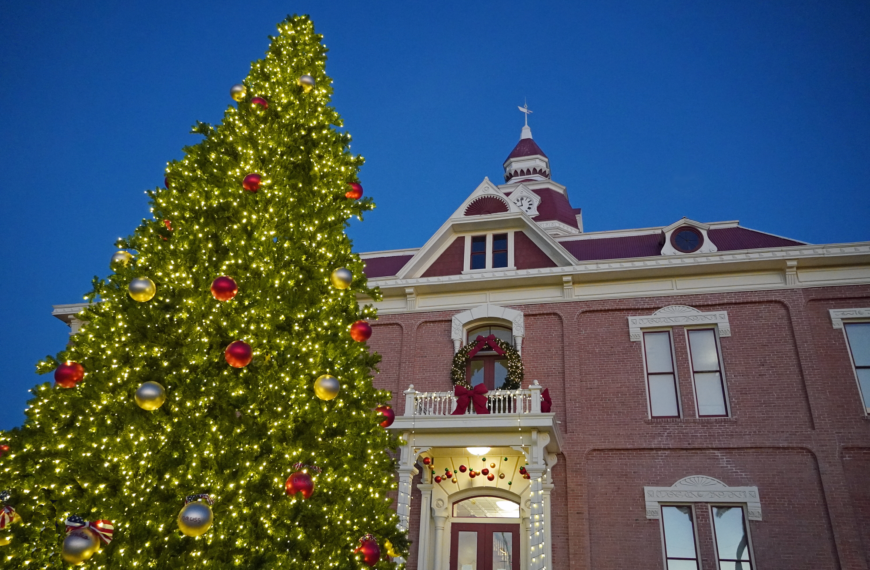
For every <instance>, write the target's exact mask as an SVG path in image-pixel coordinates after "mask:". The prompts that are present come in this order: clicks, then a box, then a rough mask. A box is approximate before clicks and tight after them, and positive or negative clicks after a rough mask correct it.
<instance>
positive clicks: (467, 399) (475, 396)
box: [450, 384, 489, 416]
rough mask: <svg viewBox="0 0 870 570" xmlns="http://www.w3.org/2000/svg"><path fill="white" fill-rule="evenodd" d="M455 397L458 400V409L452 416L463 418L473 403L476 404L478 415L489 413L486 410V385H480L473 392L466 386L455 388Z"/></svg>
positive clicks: (475, 409) (475, 408)
mask: <svg viewBox="0 0 870 570" xmlns="http://www.w3.org/2000/svg"><path fill="white" fill-rule="evenodd" d="M453 395H454V396H456V398H457V400H456V409H455V410H454V411H453V413H452V414H450V415H452V416H461V415H462V414H464V413H466V412H467V411H468V406H469V404H471V403H474V411H475V412H476V413H477V414H478V415H480V414H488V413H489V410H487V409H486V400H487V398H486V386H485V385H483V384H478V385H477V386H475V387H474V388H472V389H471V390H469V389H468V388H466V387H464V386H454V387H453Z"/></svg>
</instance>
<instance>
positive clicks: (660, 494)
mask: <svg viewBox="0 0 870 570" xmlns="http://www.w3.org/2000/svg"><path fill="white" fill-rule="evenodd" d="M643 495H644V498H645V499H646V518H648V519H657V518H659V513H660V511H661V509H660V508H659V504H660V503H716V504H721V503H726V504H727V503H740V504H745V505H746V510H747V514H748V517H749V520H753V521H760V520H761V499H760V497H759V496H758V487H729V486H728V485H726V484H725V483H723V482H722V481H720V480H718V479H714V478H712V477H707V476H705V475H692V476H691V477H684V478H683V479H680V480H679V481H677V482H676V483H674V484H673V485H672V486H670V487H644V488H643Z"/></svg>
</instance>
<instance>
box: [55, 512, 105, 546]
mask: <svg viewBox="0 0 870 570" xmlns="http://www.w3.org/2000/svg"><path fill="white" fill-rule="evenodd" d="M79 528H88V529H90V530H92V531H93V532H94V534H96V535H97V536H98V537H100V540H102V541H103V542H104V543H106V544H109V543H110V542H112V533H113V532H114V531H115V527H114V525H112V521H105V520H101V521H94V522H91V523H89V522H88V521H86V520H83V519H82V517H80V516H76V515H73V516H71V517H69V518H68V519H66V531H67V533H69V532H72V531H74V530H76V529H79Z"/></svg>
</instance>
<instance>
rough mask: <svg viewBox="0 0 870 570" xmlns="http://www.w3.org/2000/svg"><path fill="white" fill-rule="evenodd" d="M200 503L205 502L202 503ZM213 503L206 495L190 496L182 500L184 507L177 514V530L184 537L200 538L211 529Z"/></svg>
mask: <svg viewBox="0 0 870 570" xmlns="http://www.w3.org/2000/svg"><path fill="white" fill-rule="evenodd" d="M200 501H205V503H208V504H205V503H202V502H200ZM213 504H214V501H213V500H212V498H211V496H209V495H208V494H202V495H190V496H189V497H187V498H186V499H184V507H183V508H182V509H181V512H179V513H178V529H179V530H180V531H181V533H182V534H184V535H185V536H191V537H197V536H202V535H204V534H205V533H207V532H208V529H210V528H211V523H212V522H214V514H213V513H212V512H211V506H210V505H213Z"/></svg>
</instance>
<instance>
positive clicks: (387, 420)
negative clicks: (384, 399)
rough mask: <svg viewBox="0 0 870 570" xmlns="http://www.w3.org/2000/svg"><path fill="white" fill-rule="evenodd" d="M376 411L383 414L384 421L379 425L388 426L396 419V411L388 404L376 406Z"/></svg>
mask: <svg viewBox="0 0 870 570" xmlns="http://www.w3.org/2000/svg"><path fill="white" fill-rule="evenodd" d="M377 412H378V413H379V414H381V415H382V416H384V421H382V422H381V427H390V426H391V425H393V422H394V421H395V420H396V412H394V411H393V408H391V407H390V406H386V405H384V406H378V407H377Z"/></svg>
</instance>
